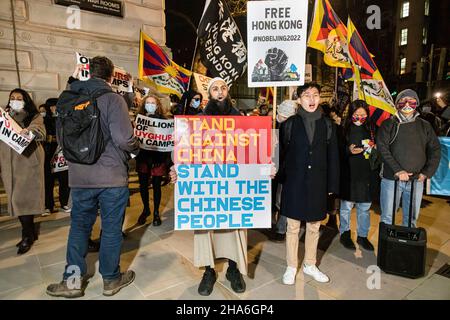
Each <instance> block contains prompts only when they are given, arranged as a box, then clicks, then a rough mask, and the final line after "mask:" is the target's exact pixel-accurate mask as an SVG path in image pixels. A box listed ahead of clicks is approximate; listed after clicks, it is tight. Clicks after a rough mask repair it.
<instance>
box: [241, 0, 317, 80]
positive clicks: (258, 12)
mask: <svg viewBox="0 0 450 320" xmlns="http://www.w3.org/2000/svg"><path fill="white" fill-rule="evenodd" d="M307 21H308V2H307V1H295V0H283V1H249V2H247V34H248V37H247V48H248V66H249V70H248V86H249V87H288V86H299V85H303V84H304V81H305V58H306V30H307Z"/></svg>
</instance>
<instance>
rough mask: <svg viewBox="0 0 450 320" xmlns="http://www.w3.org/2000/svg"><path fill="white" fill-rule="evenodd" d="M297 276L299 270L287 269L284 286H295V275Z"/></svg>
mask: <svg viewBox="0 0 450 320" xmlns="http://www.w3.org/2000/svg"><path fill="white" fill-rule="evenodd" d="M296 274H297V268H292V267H287V268H286V272H285V273H284V275H283V283H284V284H289V285H290V284H295V275H296Z"/></svg>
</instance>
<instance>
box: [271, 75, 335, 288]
mask: <svg viewBox="0 0 450 320" xmlns="http://www.w3.org/2000/svg"><path fill="white" fill-rule="evenodd" d="M297 95H298V97H299V98H298V99H297V102H298V103H299V104H300V108H299V109H298V111H297V114H296V115H295V116H293V117H290V118H289V119H288V120H286V121H285V122H283V123H282V125H281V128H280V145H281V152H280V157H281V159H280V163H281V164H280V171H279V174H280V180H281V181H282V183H283V190H282V193H281V214H282V215H284V216H286V217H287V222H288V225H287V232H286V258H287V269H286V272H285V273H284V275H283V283H284V284H294V283H295V276H296V273H297V267H298V241H299V231H300V220H302V221H306V237H305V258H304V261H303V273H305V274H307V275H310V276H312V277H313V278H314V279H315V280H316V281H319V282H328V281H329V278H328V277H327V276H326V275H325V274H324V273H322V272H321V271H320V270H319V269H318V268H317V266H316V255H317V244H318V240H319V228H320V222H321V221H322V220H323V219H324V218H325V217H326V209H327V208H326V200H327V194H330V193H338V191H339V185H338V184H339V154H338V144H337V137H336V126H335V125H334V124H332V123H331V121H330V120H329V119H328V118H326V117H324V116H323V114H322V112H321V111H320V109H318V107H319V101H320V87H319V86H318V85H317V84H314V83H308V84H305V85H303V86H300V87H298V88H297Z"/></svg>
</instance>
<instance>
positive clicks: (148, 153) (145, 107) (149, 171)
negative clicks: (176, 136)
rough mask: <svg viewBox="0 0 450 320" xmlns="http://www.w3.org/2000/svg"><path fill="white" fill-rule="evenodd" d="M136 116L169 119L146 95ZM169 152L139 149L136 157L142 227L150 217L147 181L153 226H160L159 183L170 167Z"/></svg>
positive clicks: (153, 100) (139, 219)
mask: <svg viewBox="0 0 450 320" xmlns="http://www.w3.org/2000/svg"><path fill="white" fill-rule="evenodd" d="M138 114H141V115H144V116H147V117H150V118H157V119H169V118H170V117H171V115H170V113H169V112H168V111H166V110H165V109H164V108H163V106H162V104H161V100H160V99H159V98H158V97H157V96H156V95H154V94H149V95H147V96H146V97H145V98H144V99H143V101H142V103H141V105H140V106H139V109H138ZM170 162H171V160H170V152H160V151H152V150H145V149H141V150H140V152H139V154H138V156H137V157H136V171H137V173H138V177H139V190H140V193H141V199H142V204H143V205H144V209H143V210H142V213H141V215H140V216H139V218H138V224H140V225H143V224H145V221H146V219H147V217H149V216H150V214H151V211H150V202H149V201H150V200H149V193H148V187H149V179H150V178H151V180H152V187H153V225H154V226H159V225H161V218H160V215H159V204H160V203H161V181H162V176H163V175H165V174H166V172H167V170H168V168H169V167H170Z"/></svg>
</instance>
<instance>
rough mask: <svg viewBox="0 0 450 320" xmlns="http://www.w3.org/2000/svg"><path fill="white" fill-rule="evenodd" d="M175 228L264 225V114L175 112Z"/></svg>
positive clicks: (267, 189) (267, 208) (267, 207)
mask: <svg viewBox="0 0 450 320" xmlns="http://www.w3.org/2000/svg"><path fill="white" fill-rule="evenodd" d="M174 163H175V166H176V170H177V173H178V179H177V183H176V185H175V230H211V229H242V228H244V229H245V228H270V226H271V179H270V168H271V119H270V117H236V116H224V117H214V116H177V117H175V152H174Z"/></svg>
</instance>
